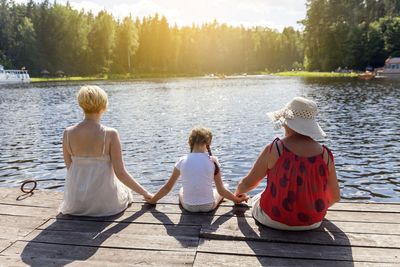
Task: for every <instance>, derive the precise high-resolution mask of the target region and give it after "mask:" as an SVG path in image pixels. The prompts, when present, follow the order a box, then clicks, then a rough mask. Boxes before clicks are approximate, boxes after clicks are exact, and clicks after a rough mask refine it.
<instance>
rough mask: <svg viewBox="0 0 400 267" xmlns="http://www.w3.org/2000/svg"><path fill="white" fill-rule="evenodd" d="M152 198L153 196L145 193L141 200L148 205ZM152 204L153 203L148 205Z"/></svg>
mask: <svg viewBox="0 0 400 267" xmlns="http://www.w3.org/2000/svg"><path fill="white" fill-rule="evenodd" d="M153 197H154V195H153V194H152V193H150V192H147V193H146V194H144V195H143V200H144V201H146V202H148V203H150V202H149V201H150V200H151V199H152V198H153ZM150 204H153V203H150Z"/></svg>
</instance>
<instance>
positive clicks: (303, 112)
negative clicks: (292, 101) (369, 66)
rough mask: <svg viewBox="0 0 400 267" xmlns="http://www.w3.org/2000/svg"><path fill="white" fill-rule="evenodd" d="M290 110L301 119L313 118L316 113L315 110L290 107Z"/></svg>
mask: <svg viewBox="0 0 400 267" xmlns="http://www.w3.org/2000/svg"><path fill="white" fill-rule="evenodd" d="M291 112H292V113H293V115H294V116H296V117H300V118H302V119H306V120H315V117H316V115H317V112H316V111H308V110H295V109H292V110H291ZM286 119H289V120H290V119H294V118H286Z"/></svg>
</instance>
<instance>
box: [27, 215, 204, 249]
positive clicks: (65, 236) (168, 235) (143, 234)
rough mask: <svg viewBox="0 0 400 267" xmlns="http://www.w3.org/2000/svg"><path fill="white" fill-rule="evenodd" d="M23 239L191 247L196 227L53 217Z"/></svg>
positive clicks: (90, 244) (156, 246) (121, 246)
mask: <svg viewBox="0 0 400 267" xmlns="http://www.w3.org/2000/svg"><path fill="white" fill-rule="evenodd" d="M40 229H42V230H35V231H33V232H32V233H31V234H29V235H28V236H26V237H25V238H23V240H25V241H32V242H46V243H57V244H67V245H85V246H107V247H118V248H136V249H163V250H180V249H195V248H196V246H197V244H198V240H199V231H200V227H196V226H181V225H155V224H135V223H107V222H96V221H67V220H61V221H54V222H53V223H50V224H46V225H44V226H43V227H40Z"/></svg>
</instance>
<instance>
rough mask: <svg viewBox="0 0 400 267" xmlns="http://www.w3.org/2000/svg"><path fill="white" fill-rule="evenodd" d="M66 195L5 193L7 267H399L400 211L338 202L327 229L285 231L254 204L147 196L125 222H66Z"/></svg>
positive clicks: (3, 254) (0, 206) (1, 230)
mask: <svg viewBox="0 0 400 267" xmlns="http://www.w3.org/2000/svg"><path fill="white" fill-rule="evenodd" d="M61 199H62V193H61V192H55V191H39V190H37V191H35V193H34V194H33V195H30V194H28V195H26V194H23V193H21V192H20V191H19V189H16V188H0V266H21V265H31V266H63V265H67V264H71V265H73V266H80V265H85V266H92V265H96V266H130V265H140V266H149V265H156V266H166V265H194V266H207V265H209V266H241V267H243V266H260V265H262V266H289V265H290V266H293V265H295V266H399V265H400V204H383V203H374V204H372V203H369V204H368V203H338V204H336V205H334V206H333V207H332V208H331V209H330V210H329V211H328V214H327V216H326V219H325V220H324V222H323V224H322V225H321V227H320V228H318V229H316V230H312V231H307V232H284V231H278V230H273V229H269V228H267V227H263V226H261V225H258V224H256V223H255V222H254V219H253V218H252V217H251V210H250V207H249V206H246V205H240V206H239V205H237V206H233V205H231V202H224V203H223V204H222V205H221V206H220V207H219V208H218V209H217V210H216V211H215V212H212V213H202V214H193V213H189V212H186V211H184V210H182V208H181V207H180V206H179V205H178V199H177V198H176V197H169V198H166V199H164V200H163V202H162V203H159V204H157V205H148V204H144V202H143V201H141V200H140V199H139V198H136V201H135V202H134V203H132V205H131V206H130V207H129V208H128V209H127V210H126V211H125V212H123V213H122V214H120V215H118V216H112V217H101V218H90V217H73V216H63V215H60V214H58V212H57V207H58V205H59V203H60V202H61Z"/></svg>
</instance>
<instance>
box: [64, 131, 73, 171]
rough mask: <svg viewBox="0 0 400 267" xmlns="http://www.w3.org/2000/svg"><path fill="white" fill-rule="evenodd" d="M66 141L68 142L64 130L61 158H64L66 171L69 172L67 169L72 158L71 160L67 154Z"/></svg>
mask: <svg viewBox="0 0 400 267" xmlns="http://www.w3.org/2000/svg"><path fill="white" fill-rule="evenodd" d="M67 141H68V139H67V130H65V131H64V134H63V156H64V162H65V166H66V167H67V170H69V167H70V166H71V162H72V158H71V154H70V153H69V152H68V148H67V146H68V143H67Z"/></svg>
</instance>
